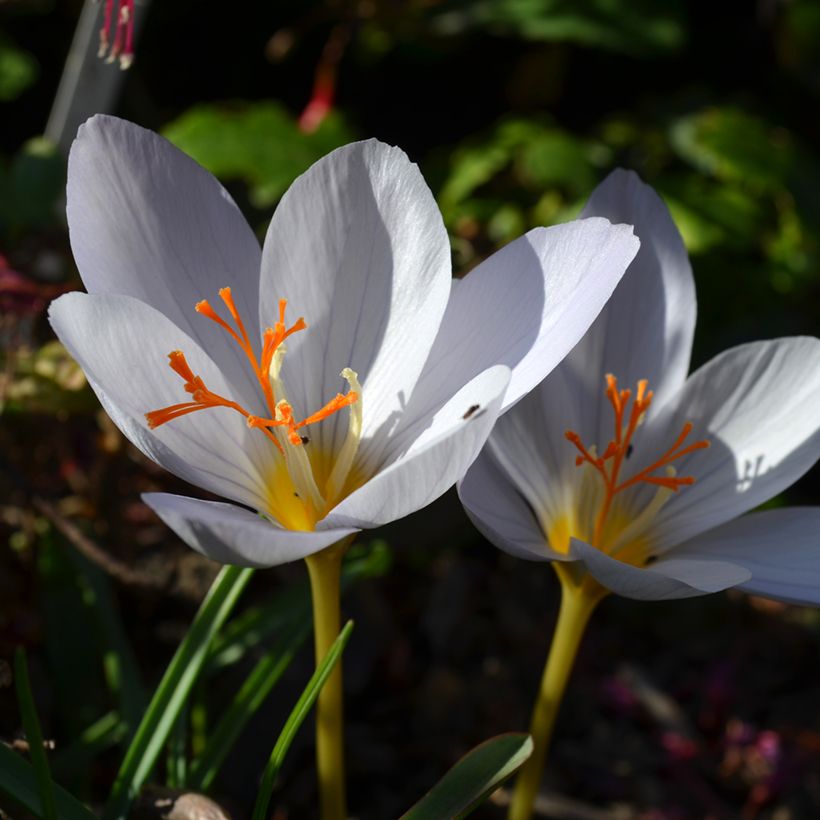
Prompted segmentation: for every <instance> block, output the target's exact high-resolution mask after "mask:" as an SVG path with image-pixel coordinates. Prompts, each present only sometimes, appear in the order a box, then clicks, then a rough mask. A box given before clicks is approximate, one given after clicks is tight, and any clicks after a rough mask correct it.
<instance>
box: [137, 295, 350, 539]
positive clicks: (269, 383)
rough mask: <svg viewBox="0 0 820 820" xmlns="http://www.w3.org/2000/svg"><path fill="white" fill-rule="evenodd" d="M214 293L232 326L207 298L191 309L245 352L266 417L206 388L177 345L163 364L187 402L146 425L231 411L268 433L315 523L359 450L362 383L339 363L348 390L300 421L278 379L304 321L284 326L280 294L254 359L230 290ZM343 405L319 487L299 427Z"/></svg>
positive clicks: (335, 497) (153, 417)
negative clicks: (337, 438) (342, 423)
mask: <svg viewBox="0 0 820 820" xmlns="http://www.w3.org/2000/svg"><path fill="white" fill-rule="evenodd" d="M219 296H220V298H221V299H222V301H223V302H224V304H225V307H226V308H227V309H228V312H229V313H230V315H231V318H232V319H233V322H234V324H235V326H236V327H235V328H234V327H231V326H230V325H229V324H228V323H227V322H226V321H225V320H224V319H223V318H222V317H221V316H220V315H219V314H218V313H217V312H216V311H215V310H214V309H213V307H212V306H211V305H210V303H209V302H208V301H207V300H202V301H201V302H197V304H196V307H195V309H196V311H197V313H200V314H202V315H203V316H205V317H206V318H208V319H210V320H211V321H213V322H216V324H218V325H219V326H220V327H221V328H222V329H223V330H224V331H225V332H226V333H227V334H228V335H229V336H230V337H231V338H232V339H233V340H234V341H235V342H236V343H237V344H238V345H239V347H240V348H241V350H242V352H243V353H244V354H245V355H246V356H247V358H248V361H249V362H250V365H251V369H252V370H253V373H254V376H255V378H256V380H257V382H258V383H259V387H260V389H261V390H262V394H263V396H264V398H265V405H266V407H267V410H268V417H261V416H257V415H254V414H252V413H250V412H249V411H248V410H246V409H245V408H244V407H242V405H240V404H238V403H237V402H235V401H232V400H231V399H229V398H226V397H225V396H221V395H219V394H218V393H214V392H213V391H211V390H209V389H208V387H207V386H206V385H205V382H204V381H203V379H202V378H201V377H200V376H197V375H195V374H194V372H193V371H192V370H191V367H190V366H189V364H188V362H187V360H186V358H185V354H184V353H183V352H182V351H181V350H173V351H171V352H170V353H169V354H168V364H169V366H170V368H171V369H172V370H173V371H174V372H175V373H176V374H177V375H178V376H179V377H180V378H181V379H182V380H183V382H184V384H183V387H184V389H185V392H186V393H188V394H190V397H191V399H190V401H186V402H181V403H179V404H172V405H169V406H168V407H163V408H160V409H158V410H152V411H150V412H148V413H146V414H145V418H146V420H147V422H148V426H149V427H150V428H151V429H154V428H156V427H160V426H161V425H163V424H167V423H168V422H169V421H174V420H175V419H178V418H181V417H182V416H186V415H188V414H189V413H194V412H197V411H199V410H206V409H209V408H215V407H226V408H229V409H231V410H234V411H235V412H237V413H239V414H240V415H242V416H243V417H244V418H245V421H246V423H247V425H248V427H250V428H251V429H256V430H260V431H261V432H262V433H263V434H264V435H265V436H267V438H268V439H269V440H270V441H271V442H272V443H273V444H274V446H275V447H276V449H277V450H278V451H279V453H280V454H281V455H282V457H283V458H284V461H285V467H286V470H287V473H288V474H289V476H290V479H291V481H292V483H293V486H294V489H295V492H296V496H297V497H298V498H299V499H300V501H301V502H302V504H304V505H305V507H306V512H307V520H311V521H313V522H314V523H315V521H316V520H318V519H319V518H321V517H322V516H323V515H324V514H325V512H326V511H327V509H328V508H329V507H330V506H332V505H333V504H334V503H335V502H336V501H338V500H339V497H340V495H341V493H342V491H343V488H344V485H345V482H346V481H347V478H348V476H349V474H350V471H351V468H352V466H353V461H354V458H355V455H356V451H357V449H358V444H359V439H360V437H361V426H362V408H361V386H360V384H359V381H358V376H357V374H356V373H355V372H354V371H353V370H351V369H350V368H349V367H346V368H344V370H342V372H341V374H340V375H341V377H342V378H343V379H345V381H347V383H348V391H347V393H345V394H341V393H337V394H336V396H334V397H333V398H332V399H331V400H330V401H329V402H327V404H325V405H324V407H321V408H320V409H319V410H317V411H316V412H314V413H312V414H310V415H309V416H307V417H306V418H303V419H302V420H301V421H297V420H296V418H295V416H294V413H293V407H292V406H291V404H290V402H288V400H287V396H286V394H285V388H284V384H283V383H282V380H281V378H280V371H281V369H282V361H283V359H284V355H285V353H286V352H287V348H286V347H285V345H284V344H283V343H284V341H285V340H286V339H287V338H288V337H290V336H292V335H293V334H294V333H298V332H299V331H302V330H305V329H306V328H307V325H306V324H305V320H304V319H303V318H302V317H299V318H298V319H297V320H296V321H295V322H294V323H293V324H292V325H291V326H290V327H286V325H285V309H286V307H287V300H286V299H280V300H279V321H278V322H276V324H275V325H274V326H273V327H268V328H266V329H265V331H264V333H263V334H262V350H261V354H260V355H259V357H258V358H257V356H256V354H255V353H254V350H253V346H252V345H251V341H250V338H249V337H248V333H247V330H246V329H245V325H244V323H243V321H242V318H241V317H240V315H239V311H238V310H237V308H236V304H235V303H234V300H233V296H232V295H231V289H230V288H222V289H221V290H220V291H219ZM344 407H349V408H350V417H349V425H348V433H347V437H346V438H345V441H344V443H343V444H342V447H341V449H340V450H339V452H338V454H337V456H336V459H335V461H334V463H333V467H332V469H331V471H330V474H329V476H328V477H327V480H326V481H325V486H324V487H323V488H322V489H321V490H320V488H319V486H318V485H317V482H316V478H315V477H314V473H313V467H312V465H311V462H310V459H309V458H308V455H307V454H306V453H305V447H304V445H305V444H307V443H308V442H309V439H308V437H307V436H305V435H303V434H302V433H301V432H300V431H301V430H303V429H304V428H306V427H309V426H310V425H312V424H316V423H317V422H320V421H322V420H323V419H326V418H328V416H331V415H333V414H334V413H336V412H338V411H339V410H341V409H342V408H344ZM277 517H279V516H277ZM300 528H301V527H300Z"/></svg>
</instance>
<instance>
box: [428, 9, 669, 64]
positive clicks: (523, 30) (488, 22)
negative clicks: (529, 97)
mask: <svg viewBox="0 0 820 820" xmlns="http://www.w3.org/2000/svg"><path fill="white" fill-rule="evenodd" d="M682 17H683V14H682V8H681V4H680V3H678V2H671V3H670V2H662V0H638V2H632V3H623V2H618V0H458V1H457V2H450V3H447V4H445V6H444V9H443V10H442V11H441V12H440V17H439V18H438V20H437V21H436V26H437V28H438V29H439V30H440V31H443V32H446V33H456V32H458V33H461V32H462V31H464V30H466V29H470V28H484V29H488V30H489V31H491V32H494V33H499V34H505V35H508V36H514V37H521V38H523V39H525V40H547V41H557V42H562V41H565V42H574V43H580V44H582V45H585V46H593V47H598V48H604V49H609V50H612V51H623V52H627V53H630V54H650V53H656V52H661V53H662V52H668V51H675V50H677V49H678V48H680V46H681V45H682V44H683V41H684V26H683V20H682Z"/></svg>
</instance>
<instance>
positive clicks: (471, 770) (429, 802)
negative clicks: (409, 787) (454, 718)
mask: <svg viewBox="0 0 820 820" xmlns="http://www.w3.org/2000/svg"><path fill="white" fill-rule="evenodd" d="M531 754H532V738H530V736H529V735H526V734H506V735H498V736H497V737H494V738H491V739H490V740H486V741H485V742H484V743H482V744H481V745H480V746H476V747H475V749H473V750H472V751H471V752H468V753H467V754H466V755H465V756H464V757H462V758H461V760H459V761H458V763H456V765H455V766H453V768H452V769H450V771H449V772H447V774H445V775H444V777H442V778H441V780H439V782H438V783H436V785H435V786H433V788H432V789H431V790H430V791H429V792H427V794H425V795H424V797H423V798H422V799H421V800H420V801H419V802H418V803H416V805H415V806H413V808H412V809H410V811H408V812H407V813H406V814H404V815H402V818H401V820H429V818H431V817H452V818H459V817H466V816H467V815H468V814H469V813H470V812H471V811H472V810H473V809H474V808H476V807H477V806H478V805H480V804H481V803H483V802H484V801H485V800H486V799H487V798H488V797H489V796H490V795H491V794H492V793H493V792H494V791H495V790H496V789H497V788H498V787H499V786H500V785H501V784H502V783H503V782H504V781H505V780H506V779H507V778H508V777H510V776H511V775H512V774H514V773H515V772H516V771H517V770H518V769H519V768H520V767H521V766H522V765H523V764H524V762H525V761H526V760H527V758H528V757H529V756H530V755H531Z"/></svg>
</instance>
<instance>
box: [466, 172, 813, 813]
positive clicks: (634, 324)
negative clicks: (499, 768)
mask: <svg viewBox="0 0 820 820" xmlns="http://www.w3.org/2000/svg"><path fill="white" fill-rule="evenodd" d="M584 215H586V216H591V215H597V216H604V217H607V218H608V219H612V220H615V221H624V222H629V223H631V224H633V225H634V226H635V231H636V233H637V234H638V236H639V237H640V239H641V250H640V252H639V254H638V256H637V257H636V259H635V261H634V262H633V263H632V265H631V267H630V269H629V270H628V271H627V273H626V275H625V276H624V277H623V279H622V281H621V283H620V284H619V285H618V287H617V288H616V290H615V293H614V294H613V296H612V298H611V299H610V301H609V302H608V304H607V306H606V307H605V308H604V309H603V310H602V311H601V313H600V315H599V316H598V318H597V319H596V321H595V322H594V323H593V325H592V326H591V327H590V329H589V331H588V332H587V334H586V335H585V336H584V338H583V339H582V340H581V342H580V343H579V344H578V345H577V347H576V348H575V349H574V350H573V351H572V352H571V353H570V354H569V355H568V356H567V357H566V358H565V359H564V360H563V361H562V362H561V363H560V364H559V365H558V367H556V368H555V369H554V370H553V371H552V372H551V373H550V375H549V376H548V377H547V378H546V379H545V380H544V381H543V382H542V383H541V384H540V385H539V386H538V387H537V388H536V389H535V390H533V391H532V392H531V393H530V394H529V395H528V396H527V397H525V398H524V399H523V400H522V401H520V402H519V403H518V404H517V405H516V406H515V408H514V409H513V410H511V411H510V412H509V413H507V414H506V415H505V416H503V417H502V418H501V419H499V421H498V423H497V425H496V427H495V429H494V430H493V432H492V435H491V436H490V439H489V441H488V443H487V445H486V447H485V448H484V450H483V451H482V452H481V454H480V455H479V457H478V458H477V459H476V461H475V462H474V464H473V465H472V467H471V468H470V470H469V471H468V473H467V475H466V477H465V478H464V480H463V482H462V483H461V486H460V488H459V492H460V496H461V500H462V502H463V503H464V505H465V507H466V509H467V511H468V513H469V515H470V517H471V518H472V520H473V521H474V522H475V524H476V526H477V527H478V528H479V529H480V530H481V531H482V532H483V533H484V534H485V535H486V536H487V538H488V539H489V540H490V541H492V542H493V543H494V544H495V545H496V546H498V547H500V548H501V549H503V550H506V551H507V552H510V553H512V554H513V555H517V556H519V557H522V558H527V559H531V560H536V561H552V562H553V566H554V567H555V569H556V572H557V574H558V577H559V579H560V581H561V589H562V596H561V609H560V613H559V617H558V622H557V625H556V630H555V635H554V637H553V642H552V647H551V649H550V654H549V657H548V659H547V664H546V666H545V668H544V675H543V677H542V681H541V686H540V690H539V694H538V697H537V698H536V702H535V708H534V710H533V716H532V722H531V726H530V733H531V735H532V736H533V740H534V751H533V754H532V756H531V757H530V759H529V760H528V761H527V763H526V764H525V765H524V767H523V768H522V770H521V773H520V775H519V778H518V782H517V784H516V788H515V792H514V795H513V799H512V803H511V807H510V813H509V820H528V818H530V817H531V815H532V807H533V804H534V801H535V796H536V793H537V789H538V784H539V780H540V777H541V773H542V771H543V768H544V762H545V759H546V752H547V748H548V745H549V740H550V736H551V733H552V728H553V725H554V721H555V716H556V713H557V709H558V706H559V704H560V702H561V698H562V695H563V692H564V688H565V687H566V684H567V680H568V677H569V674H570V670H571V668H572V665H573V661H574V656H575V653H576V651H577V648H578V645H579V643H580V640H581V638H582V636H583V633H584V630H585V627H586V624H587V621H588V619H589V617H590V615H591V614H592V612H593V610H594V609H595V607H596V605H597V604H598V602H599V601H600V600H601V599H602V598H603V597H605V596H606V595H607V594H608V592H610V591H611V592H616V593H619V594H621V595H624V596H627V597H630V598H638V599H661V598H685V597H689V596H694V595H703V594H705V593H709V592H717V591H719V590H722V589H726V588H728V587H734V586H738V587H740V588H742V589H745V590H747V591H749V592H754V593H757V594H761V595H766V596H769V597H772V598H777V599H781V600H785V601H794V602H798V603H815V604H816V603H820V536H818V532H820V508H802V509H800V508H798V509H776V510H769V511H765V512H757V513H751V514H750V515H746V516H742V513H745V512H747V511H749V510H751V509H752V508H754V507H756V506H758V505H759V504H761V503H762V502H764V501H766V500H767V499H769V498H771V497H772V496H774V495H776V494H777V493H779V492H780V491H781V490H783V489H785V488H786V487H788V486H789V485H790V484H792V482H794V481H795V480H796V479H797V478H799V477H800V476H801V475H802V474H803V473H804V472H805V471H806V470H808V469H809V467H811V466H812V464H814V462H815V461H816V460H817V458H818V456H820V409H819V408H820V341H818V340H817V339H813V338H790V339H776V340H774V341H768V342H757V343H753V344H745V345H741V346H739V347H736V348H733V349H731V350H728V351H726V352H725V353H723V354H721V355H719V356H717V357H716V358H715V359H713V360H712V361H710V362H709V363H707V364H706V365H704V366H703V367H701V368H700V369H699V370H697V371H696V372H695V373H693V374H692V375H691V376H689V377H688V378H687V375H686V374H687V372H688V369H689V356H690V351H691V347H692V336H693V332H694V327H695V288H694V282H693V279H692V272H691V268H690V266H689V260H688V258H687V256H686V251H685V249H684V246H683V242H682V241H681V237H680V235H679V234H678V232H677V230H676V228H675V226H674V224H673V222H672V220H671V218H670V216H669V213H668V211H667V210H666V208H665V206H664V205H663V203H662V202H661V200H660V199H659V198H658V196H657V195H656V194H655V193H654V192H653V191H652V189H651V188H649V187H648V186H646V185H644V184H642V183H641V182H640V180H639V179H638V177H637V176H636V175H635V174H631V173H627V172H624V171H616V172H615V173H613V174H612V175H611V176H610V177H609V178H608V179H607V180H606V181H605V182H604V183H603V184H602V185H601V186H600V187H599V188H598V189H597V190H596V191H595V192H594V193H593V195H592V197H591V199H590V201H589V203H588V205H587V207H586V209H585V211H584ZM738 287H742V285H741V283H740V282H738ZM739 516H740V517H739Z"/></svg>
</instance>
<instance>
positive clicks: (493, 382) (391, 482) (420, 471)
mask: <svg viewBox="0 0 820 820" xmlns="http://www.w3.org/2000/svg"><path fill="white" fill-rule="evenodd" d="M509 381H510V371H509V369H508V368H506V367H503V366H497V367H491V368H489V369H487V370H485V371H484V372H483V373H480V374H479V375H478V376H476V377H475V378H474V379H473V380H472V381H471V382H469V383H468V384H467V385H465V386H464V387H463V388H462V389H461V390H459V391H458V393H456V395H455V396H454V397H453V398H452V399H451V400H450V401H449V402H448V403H447V404H446V405H445V406H444V407H442V408H441V410H440V411H439V412H438V413H437V414H436V416H435V418H434V419H433V423H432V424H431V425H430V426H429V427H428V428H427V429H426V430H425V431H424V432H423V433H422V434H421V435H420V436H419V437H418V438H417V439H416V440H415V441H414V442H413V443H412V444H411V445H410V446H409V447H408V448H407V449H406V450H405V451H403V452H391V453H388V458H389V461H388V462H387V463H386V464H385V465H384V466H383V467H382V468H381V469H380V470H379V471H378V472H377V473H376V474H375V475H374V476H373V478H371V479H370V481H368V482H367V483H366V484H364V485H363V486H362V487H360V488H359V489H358V490H356V491H355V492H353V493H351V495H349V496H348V497H347V498H346V499H344V500H343V501H342V502H341V503H339V504H338V505H337V506H336V507H335V508H334V509H333V510H331V512H330V514H329V515H328V516H327V518H326V519H325V520H324V521H323V522H320V524H319V527H325V526H328V527H360V528H365V527H376V526H380V525H381V524H386V523H388V522H390V521H395V520H397V519H399V518H403V517H404V516H405V515H409V514H410V513H411V512H415V511H416V510H420V509H421V508H422V507H425V506H427V505H428V504H430V503H431V502H432V501H435V500H436V499H437V498H438V497H439V496H440V495H442V494H443V493H444V492H446V491H447V490H448V489H449V488H450V487H452V486H453V485H454V484H455V483H456V481H458V480H459V479H460V478H461V477H462V476H463V475H464V473H465V472H466V471H467V468H468V467H469V466H470V464H471V463H472V462H473V460H474V459H475V457H476V456H477V455H478V452H479V451H480V450H481V447H482V446H483V445H484V442H485V441H486V440H487V436H488V435H489V434H490V430H492V426H493V424H494V422H495V420H496V418H497V417H498V413H499V411H500V409H501V403H502V401H503V398H504V392H505V391H506V389H507V385H508V384H509Z"/></svg>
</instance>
